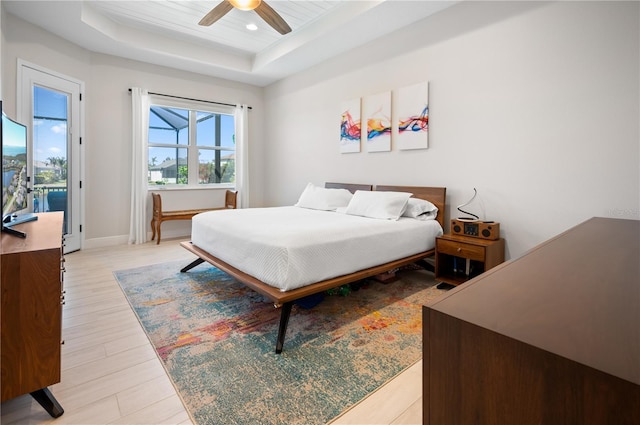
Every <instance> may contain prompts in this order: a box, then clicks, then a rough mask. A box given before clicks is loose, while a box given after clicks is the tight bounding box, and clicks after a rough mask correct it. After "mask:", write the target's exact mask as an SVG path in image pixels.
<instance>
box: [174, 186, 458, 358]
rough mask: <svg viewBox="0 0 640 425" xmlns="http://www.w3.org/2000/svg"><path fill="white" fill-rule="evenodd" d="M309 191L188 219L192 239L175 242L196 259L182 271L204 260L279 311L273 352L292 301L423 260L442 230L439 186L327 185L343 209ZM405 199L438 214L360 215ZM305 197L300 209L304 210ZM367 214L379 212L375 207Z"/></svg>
mask: <svg viewBox="0 0 640 425" xmlns="http://www.w3.org/2000/svg"><path fill="white" fill-rule="evenodd" d="M310 186H311V185H309V186H308V187H307V188H306V189H305V192H303V194H302V195H301V198H300V200H299V201H298V203H297V204H296V205H295V206H287V207H272V208H248V209H239V210H222V211H215V212H208V213H203V214H198V215H196V216H194V218H193V222H192V234H191V240H190V241H188V242H182V243H181V245H182V246H183V247H184V248H185V249H187V250H189V251H190V252H192V253H193V254H195V255H196V256H197V257H198V258H197V259H196V260H195V261H193V262H192V263H190V264H189V265H187V266H186V267H184V268H183V269H181V272H187V271H189V270H190V269H192V268H193V267H195V266H197V265H199V264H202V263H203V262H205V261H206V262H208V263H210V264H212V265H213V266H215V267H217V268H219V269H220V270H222V271H224V272H226V273H228V274H229V275H231V276H233V277H234V278H235V279H237V280H238V281H240V282H241V283H243V284H245V285H247V286H248V287H250V288H251V289H253V290H255V291H256V292H258V293H260V294H262V295H264V296H265V297H267V298H268V299H269V300H271V301H272V302H273V303H274V306H275V307H277V308H280V309H281V313H280V323H279V328H278V336H277V339H276V348H275V351H276V353H278V354H279V353H281V352H282V349H283V346H284V339H285V333H286V329H287V324H288V321H289V316H290V315H291V309H292V307H293V304H294V302H295V301H297V300H300V299H301V298H304V297H308V296H311V295H314V294H317V293H320V292H324V291H326V290H328V289H332V288H335V287H339V286H342V285H344V284H347V283H351V282H356V281H359V280H362V279H365V278H367V277H371V276H375V275H379V274H382V273H385V272H388V271H391V270H395V269H398V268H400V267H402V266H405V265H408V264H411V263H415V262H418V261H420V260H422V259H424V258H426V257H429V256H431V255H432V254H433V253H434V247H435V237H436V236H438V235H440V234H442V229H443V227H444V212H445V195H446V189H445V188H438V187H418V186H380V185H379V186H377V187H376V188H375V191H373V190H372V189H373V187H372V186H370V185H354V184H342V183H326V184H325V189H338V190H337V191H336V190H324V191H323V192H322V193H323V194H324V193H329V192H330V193H332V194H334V195H332V196H334V197H335V196H338V195H336V194H340V196H342V197H345V196H347V195H345V194H348V197H347V198H346V199H347V201H346V202H348V206H347V207H344V206H338V207H336V208H333V209H328V210H327V209H326V208H325V205H324V204H323V205H322V206H321V207H318V206H317V205H316V203H315V200H316V199H317V198H309V197H308V196H307V197H306V198H305V195H306V194H307V195H308V194H309V193H319V192H318V191H321V190H322V189H318V188H313V187H311V189H312V190H315V191H316V192H309V190H310ZM340 189H346V190H340ZM347 191H348V192H347ZM372 192H378V193H372ZM380 192H384V193H380ZM407 193H410V194H412V195H408V194H407ZM314 196H315V195H314ZM409 196H411V198H413V199H412V200H411V201H410V202H411V204H412V205H415V204H416V203H418V202H422V203H423V204H429V203H430V204H431V206H432V207H434V210H435V209H437V215H435V213H433V215H435V218H433V217H431V218H432V219H427V220H421V219H416V218H413V216H412V217H405V216H402V217H399V218H398V219H391V220H385V219H376V218H371V216H370V215H369V216H366V215H367V214H370V211H371V210H370V209H367V210H366V211H367V212H366V213H362V208H363V205H366V202H368V201H367V200H368V199H372V198H379V197H384V198H385V199H392V201H390V202H392V203H396V205H397V204H398V203H402V202H405V203H406V204H408V203H409V201H408V200H404V199H405V198H404V197H409ZM304 199H306V200H307V201H306V205H302V204H303V203H304V202H305V201H304ZM349 199H352V200H353V201H351V202H350V201H349ZM419 200H426V201H429V202H426V203H425V202H424V201H419ZM331 201H332V202H334V201H335V199H334V198H331ZM310 202H311V204H310ZM340 202H345V201H344V200H343V201H335V205H339V204H340ZM363 202H364V203H363ZM420 205H422V204H420ZM332 207H333V204H332V205H331V206H330V207H329V208H332ZM358 207H360V211H358V210H357V208H358ZM354 208H355V209H354ZM374 210H375V209H374ZM403 211H404V210H403ZM407 211H408V208H407ZM421 211H422V210H421ZM360 213H362V214H365V216H361V215H358V214H360ZM371 214H373V215H376V214H381V213H380V210H375V211H374V212H373V213H371ZM382 214H387V211H386V210H385V211H383V212H382ZM403 214H404V213H403ZM428 214H431V213H430V212H429V213H425V214H421V215H420V216H419V218H423V217H424V216H426V215H428ZM408 215H411V214H408ZM379 218H382V217H379ZM384 218H386V217H384ZM300 236H302V237H300ZM249 259H250V261H249ZM327 265H331V267H327Z"/></svg>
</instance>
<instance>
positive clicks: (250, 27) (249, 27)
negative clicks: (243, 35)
mask: <svg viewBox="0 0 640 425" xmlns="http://www.w3.org/2000/svg"><path fill="white" fill-rule="evenodd" d="M247 29H248V30H249V31H256V30H257V29H258V26H257V25H256V24H247Z"/></svg>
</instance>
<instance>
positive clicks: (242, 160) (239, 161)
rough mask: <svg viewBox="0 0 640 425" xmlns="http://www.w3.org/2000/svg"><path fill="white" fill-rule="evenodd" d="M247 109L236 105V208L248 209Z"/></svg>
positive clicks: (245, 106) (244, 106)
mask: <svg viewBox="0 0 640 425" xmlns="http://www.w3.org/2000/svg"><path fill="white" fill-rule="evenodd" d="M248 117H249V107H248V106H247V105H236V111H235V122H236V190H237V191H238V199H237V201H236V202H237V204H238V205H237V208H248V207H249V149H248V145H249V143H248V137H249V130H248V128H249V126H248V122H249V120H248Z"/></svg>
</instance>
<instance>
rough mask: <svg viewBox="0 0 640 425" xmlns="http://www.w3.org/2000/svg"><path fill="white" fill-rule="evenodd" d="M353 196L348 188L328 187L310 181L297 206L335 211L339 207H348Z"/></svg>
mask: <svg viewBox="0 0 640 425" xmlns="http://www.w3.org/2000/svg"><path fill="white" fill-rule="evenodd" d="M352 196H353V195H352V194H351V192H349V191H348V190H347V189H326V188H324V187H318V186H315V185H314V184H313V183H309V184H307V187H306V188H305V189H304V191H303V192H302V195H300V199H298V202H297V203H296V204H295V206H296V207H300V208H310V209H313V210H323V211H335V210H336V208H338V207H346V206H347V205H348V204H349V201H350V200H351V197H352Z"/></svg>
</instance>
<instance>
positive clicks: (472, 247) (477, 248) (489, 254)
mask: <svg viewBox="0 0 640 425" xmlns="http://www.w3.org/2000/svg"><path fill="white" fill-rule="evenodd" d="M435 257H436V265H435V275H436V280H439V281H441V282H444V283H447V284H450V285H460V284H461V283H464V282H466V281H468V280H469V279H473V278H474V277H476V276H478V275H480V274H482V273H484V272H485V271H487V270H489V269H490V268H493V267H495V266H497V265H498V264H500V263H502V262H503V261H504V239H498V240H486V239H481V238H475V237H468V236H460V235H450V234H447V235H442V236H438V237H437V238H436V253H435Z"/></svg>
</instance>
